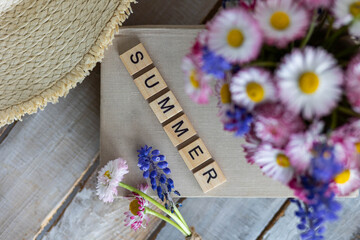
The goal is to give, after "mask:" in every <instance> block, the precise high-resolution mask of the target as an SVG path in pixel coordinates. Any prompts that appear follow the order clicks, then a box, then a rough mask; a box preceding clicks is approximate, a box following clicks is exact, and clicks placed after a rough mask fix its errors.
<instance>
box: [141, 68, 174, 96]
mask: <svg viewBox="0 0 360 240" xmlns="http://www.w3.org/2000/svg"><path fill="white" fill-rule="evenodd" d="M134 82H135V84H136V86H137V87H138V89H139V91H140V92H141V94H142V95H143V97H144V98H145V100H148V99H149V98H150V97H152V96H154V95H155V94H157V93H158V92H160V91H162V90H164V89H165V88H166V87H167V85H166V83H165V81H164V79H163V78H162V76H161V75H160V73H159V71H158V69H157V68H153V69H151V70H149V71H147V72H146V73H144V74H143V75H141V76H140V77H138V78H136V79H135V80H134Z"/></svg>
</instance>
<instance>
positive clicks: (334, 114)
mask: <svg viewBox="0 0 360 240" xmlns="http://www.w3.org/2000/svg"><path fill="white" fill-rule="evenodd" d="M336 124H337V110H336V109H335V110H334V111H333V112H332V114H331V126H330V129H331V130H334V129H335V128H336Z"/></svg>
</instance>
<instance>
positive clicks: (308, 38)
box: [300, 10, 317, 48]
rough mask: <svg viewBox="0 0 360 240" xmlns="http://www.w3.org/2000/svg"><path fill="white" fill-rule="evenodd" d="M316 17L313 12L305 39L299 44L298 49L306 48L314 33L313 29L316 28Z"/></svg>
mask: <svg viewBox="0 0 360 240" xmlns="http://www.w3.org/2000/svg"><path fill="white" fill-rule="evenodd" d="M316 15H317V13H316V10H314V13H313V17H312V20H311V25H310V28H309V31H308V32H307V34H306V37H305V38H304V40H303V41H302V42H301V45H300V48H304V47H305V46H306V44H307V43H308V42H309V40H310V38H311V36H312V35H313V33H314V29H315V26H316V17H317V16H316Z"/></svg>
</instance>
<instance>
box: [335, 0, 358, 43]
mask: <svg viewBox="0 0 360 240" xmlns="http://www.w3.org/2000/svg"><path fill="white" fill-rule="evenodd" d="M333 12H334V15H335V17H336V23H335V24H336V25H337V26H338V27H340V26H342V25H347V24H349V23H351V22H352V21H353V22H352V23H351V25H350V27H349V32H350V34H351V35H354V36H357V37H360V1H359V0H335V4H334V8H333Z"/></svg>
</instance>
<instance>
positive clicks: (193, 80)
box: [189, 71, 200, 88]
mask: <svg viewBox="0 0 360 240" xmlns="http://www.w3.org/2000/svg"><path fill="white" fill-rule="evenodd" d="M189 79H190V83H191V85H192V86H193V87H194V88H199V87H200V83H199V81H198V80H197V79H196V72H195V71H192V72H191V74H190V77H189Z"/></svg>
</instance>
